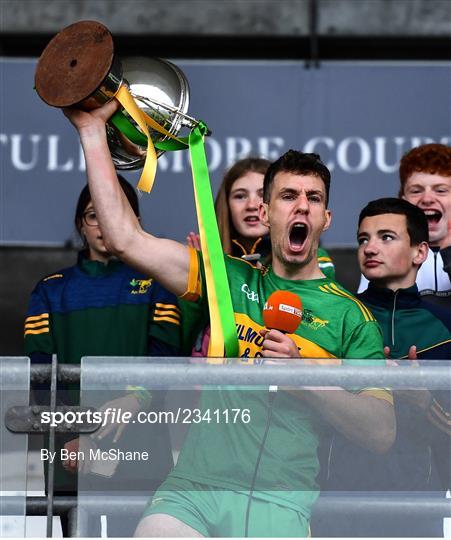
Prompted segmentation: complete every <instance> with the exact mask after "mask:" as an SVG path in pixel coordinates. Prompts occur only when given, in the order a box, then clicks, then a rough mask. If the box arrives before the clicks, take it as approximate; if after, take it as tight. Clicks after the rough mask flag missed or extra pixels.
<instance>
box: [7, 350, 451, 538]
mask: <svg viewBox="0 0 451 540" xmlns="http://www.w3.org/2000/svg"><path fill="white" fill-rule="evenodd" d="M90 360H91V361H92V362H90ZM139 360H140V362H139V363H138V362H137V359H135V358H133V357H130V358H126V357H120V358H119V357H118V358H111V357H110V358H98V357H92V358H84V359H82V364H81V366H80V365H57V362H56V358H54V359H53V364H52V365H44V364H39V365H32V366H31V370H30V378H31V383H32V384H36V383H39V384H41V383H45V382H49V381H50V383H51V385H50V390H51V393H50V408H49V410H52V411H55V410H56V399H55V398H56V388H57V381H59V382H61V383H71V384H73V383H80V380H82V378H84V377H86V378H88V379H89V382H90V385H91V386H93V387H94V388H95V387H97V388H102V389H105V390H117V389H124V388H125V387H126V386H127V385H140V386H144V387H147V388H152V389H155V388H177V389H183V388H186V389H190V388H193V387H194V386H199V385H238V386H240V387H242V386H256V387H261V386H281V387H291V388H296V387H306V386H320V387H327V386H334V387H337V386H338V387H342V388H348V389H352V388H358V387H360V388H362V387H382V388H392V389H395V388H404V389H405V388H420V387H427V388H429V389H433V390H448V391H449V390H450V388H451V366H448V365H446V364H445V363H444V362H440V361H437V362H435V361H428V363H427V367H425V366H424V365H420V366H418V367H415V368H412V366H410V365H408V362H406V363H405V365H399V366H397V367H387V366H383V365H381V366H349V365H340V366H338V365H311V364H309V363H308V361H302V362H294V361H291V360H290V364H289V365H264V364H263V365H258V366H252V369H250V366H246V365H239V364H238V363H237V364H236V365H235V364H234V363H233V361H232V362H231V363H229V364H227V365H207V364H202V365H198V364H196V365H190V364H188V363H187V362H189V360H190V359H183V358H161V359H156V358H150V359H149V363H147V364H143V363H142V358H140V359H139ZM159 360H161V362H160V363H159V362H158V361H159ZM118 362H120V365H119V364H118ZM229 362H230V360H229ZM401 364H403V363H402V362H401ZM21 373H22V375H23V372H22V371H21V369H20V368H17V367H13V368H11V369H8V370H3V371H2V373H1V380H0V383H1V385H2V387H4V386H6V387H13V386H14V384H15V383H16V382H17V381H18V380H19V379H20V376H21ZM30 433H33V431H32V430H30ZM53 438H54V431H53ZM50 444H52V431H50ZM53 444H54V443H53ZM52 480H53V465H51V466H50V467H49V475H48V496H47V497H27V499H26V515H47V536H48V537H51V535H52V516H53V514H55V515H63V514H67V515H68V523H69V533H70V535H71V536H80V535H83V532H84V531H83V526H82V520H80V516H79V512H80V511H81V512H83V510H82V509H79V508H77V499H76V497H57V496H55V497H54V496H53V485H52ZM147 500H148V497H147V496H143V497H131V498H130V497H129V498H127V499H126V500H124V499H115V498H114V497H112V498H108V501H107V502H106V501H105V500H102V499H101V498H99V497H92V498H90V497H85V498H84V502H88V504H89V506H90V507H92V508H93V509H96V511H99V512H101V510H102V509H103V508H107V507H108V509H109V510H111V508H112V507H117V511H118V512H126V513H128V514H133V515H137V516H139V515H140V514H141V512H142V509H143V508H144V506H145V504H146V502H147ZM1 508H2V511H3V513H4V515H8V514H9V512H12V511H13V506H11V505H9V501H8V497H2V498H1ZM343 511H346V512H348V513H356V514H358V513H360V512H362V511H365V512H367V513H383V514H384V515H388V514H393V513H404V514H406V515H409V514H413V513H415V515H417V516H418V514H419V513H420V514H422V515H425V516H429V517H432V516H437V517H439V516H441V517H443V516H444V515H449V516H450V517H451V502H450V500H446V499H443V500H438V499H437V498H428V497H427V496H425V497H424V498H422V499H415V501H411V500H408V499H405V498H403V497H400V496H398V497H393V496H390V497H388V498H384V497H383V496H382V497H380V498H374V497H373V496H371V497H365V496H364V495H362V496H359V498H358V499H356V497H355V496H354V497H353V496H346V495H343V496H341V497H339V498H336V497H327V496H326V497H322V498H320V500H319V503H318V504H317V505H316V507H315V513H316V515H318V514H320V515H321V514H325V513H328V514H331V513H332V514H333V513H337V514H339V513H341V512H343Z"/></svg>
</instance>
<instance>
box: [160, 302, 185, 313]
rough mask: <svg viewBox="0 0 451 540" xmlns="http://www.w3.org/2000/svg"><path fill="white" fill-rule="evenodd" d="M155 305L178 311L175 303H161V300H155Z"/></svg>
mask: <svg viewBox="0 0 451 540" xmlns="http://www.w3.org/2000/svg"><path fill="white" fill-rule="evenodd" d="M155 307H157V308H162V309H172V310H173V311H177V312H179V313H180V309H179V308H178V306H176V305H175V304H163V303H161V302H155Z"/></svg>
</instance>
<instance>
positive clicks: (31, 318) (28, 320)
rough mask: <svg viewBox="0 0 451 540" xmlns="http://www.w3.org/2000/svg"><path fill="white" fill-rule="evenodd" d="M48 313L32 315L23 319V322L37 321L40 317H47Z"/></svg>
mask: <svg viewBox="0 0 451 540" xmlns="http://www.w3.org/2000/svg"><path fill="white" fill-rule="evenodd" d="M48 318H49V314H48V313H41V315H32V316H31V317H27V318H26V319H25V322H26V323H27V322H31V321H39V320H40V319H48Z"/></svg>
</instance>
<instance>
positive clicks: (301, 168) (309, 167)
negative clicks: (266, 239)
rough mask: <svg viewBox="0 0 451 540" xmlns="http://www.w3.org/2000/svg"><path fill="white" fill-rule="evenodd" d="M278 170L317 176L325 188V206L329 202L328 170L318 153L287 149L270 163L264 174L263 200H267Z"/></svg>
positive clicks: (266, 201)
mask: <svg viewBox="0 0 451 540" xmlns="http://www.w3.org/2000/svg"><path fill="white" fill-rule="evenodd" d="M280 171H284V172H291V173H296V174H301V175H308V174H311V175H313V176H318V177H319V178H321V180H322V181H323V182H324V187H325V188H326V208H327V205H328V203H329V189H330V171H329V169H328V168H327V167H326V166H325V165H324V163H323V162H322V161H321V158H320V156H319V154H305V153H303V152H298V151H297V150H288V152H285V154H283V156H281V157H280V158H279V159H278V160H276V161H274V163H272V164H271V165H270V166H269V168H268V170H267V171H266V174H265V179H264V181H263V200H264V202H265V203H268V202H269V198H270V196H271V187H272V184H273V181H274V177H275V176H276V174H277V173H278V172H280Z"/></svg>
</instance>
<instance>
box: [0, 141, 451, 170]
mask: <svg viewBox="0 0 451 540" xmlns="http://www.w3.org/2000/svg"><path fill="white" fill-rule="evenodd" d="M60 142H61V135H58V134H52V135H47V136H45V137H44V136H43V135H39V134H30V135H23V134H11V135H9V134H6V133H0V148H2V160H9V162H10V164H11V165H12V167H14V168H15V169H16V170H19V171H25V172H27V171H31V170H32V169H35V168H37V167H38V166H39V165H40V166H41V167H45V169H46V170H47V171H49V172H58V173H62V172H68V173H70V172H71V171H72V172H73V171H75V169H76V167H77V170H78V171H79V172H84V171H85V170H86V163H85V159H84V155H83V150H82V148H81V145H78V147H75V146H74V150H73V154H72V155H71V154H70V153H69V154H67V155H63V154H62V149H61V144H60ZM433 142H439V143H441V144H445V145H449V144H451V136H449V135H444V136H442V137H440V138H436V139H435V140H434V139H433V138H432V137H426V136H417V135H415V136H412V137H406V136H393V137H382V136H377V137H373V138H369V139H365V138H363V137H358V136H352V137H344V138H342V139H334V138H333V137H328V136H326V135H318V136H315V137H312V138H311V139H308V140H307V141H306V142H305V143H304V144H303V145H302V146H300V148H301V149H302V151H303V152H315V153H318V154H319V155H320V156H321V159H322V160H323V161H324V163H325V164H326V165H327V167H328V168H329V169H330V170H331V171H334V170H341V171H343V172H345V173H348V174H359V173H360V174H361V173H364V172H365V171H367V170H368V169H370V168H371V167H374V168H376V169H377V170H378V171H379V172H381V173H383V174H396V172H397V169H398V167H399V160H400V159H401V157H402V155H403V154H404V153H406V152H408V151H409V150H410V149H411V148H414V147H415V146H419V145H421V144H427V143H433ZM288 148H289V146H287V144H286V142H285V139H284V138H283V137H279V136H274V137H269V136H266V137H257V138H255V139H251V138H246V137H226V138H225V139H223V140H217V139H214V138H213V137H206V138H205V150H206V154H207V161H208V164H209V170H210V172H214V171H216V170H218V169H219V170H224V169H225V168H226V167H228V166H230V165H231V164H232V163H234V162H235V161H236V160H238V159H241V158H243V157H246V156H248V155H254V156H262V157H266V158H267V159H269V160H271V161H274V160H276V159H277V158H278V157H279V156H280V155H281V154H283V153H284V152H286V151H287V150H288ZM68 152H70V151H68ZM8 154H9V155H8ZM158 170H160V171H161V172H169V173H173V174H181V173H186V172H190V170H191V166H190V158H189V152H188V151H177V152H166V153H164V154H163V155H161V156H160V157H159V158H158Z"/></svg>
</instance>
